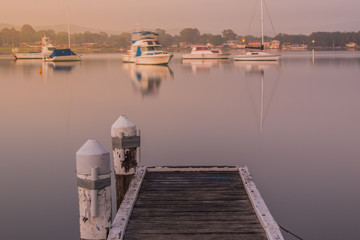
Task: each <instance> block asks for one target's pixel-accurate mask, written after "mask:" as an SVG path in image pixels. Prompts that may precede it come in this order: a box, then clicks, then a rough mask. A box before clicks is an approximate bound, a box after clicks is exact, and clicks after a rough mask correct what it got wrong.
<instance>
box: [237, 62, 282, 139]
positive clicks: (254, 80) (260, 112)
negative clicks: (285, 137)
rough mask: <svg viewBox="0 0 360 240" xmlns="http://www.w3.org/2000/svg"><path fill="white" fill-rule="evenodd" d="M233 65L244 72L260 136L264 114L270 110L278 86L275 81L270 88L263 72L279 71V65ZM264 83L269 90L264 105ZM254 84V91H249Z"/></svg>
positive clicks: (250, 63) (266, 63) (265, 63)
mask: <svg viewBox="0 0 360 240" xmlns="http://www.w3.org/2000/svg"><path fill="white" fill-rule="evenodd" d="M234 64H235V66H237V67H239V68H240V69H242V70H244V77H245V82H246V85H247V90H248V91H247V92H248V93H249V97H250V99H251V103H252V108H253V113H254V116H255V117H256V119H257V121H258V124H259V125H258V126H259V134H260V136H262V135H263V128H264V120H265V113H267V111H268V109H269V108H270V104H271V100H272V99H273V97H274V94H275V90H276V88H277V85H278V81H276V82H275V85H274V86H270V85H271V81H268V82H266V81H265V72H266V71H268V70H273V69H276V70H278V71H279V70H280V67H281V65H280V63H279V62H277V61H276V62H253V61H251V62H250V61H249V62H248V61H235V62H234ZM265 83H266V85H267V86H268V89H269V88H270V89H271V91H270V96H269V98H268V101H267V102H266V103H264V91H265ZM254 84H255V85H256V86H255V90H253V89H251V86H253V85H254ZM254 92H255V93H254ZM259 92H260V94H259ZM256 93H257V94H256ZM256 95H259V97H256ZM265 105H266V108H265ZM264 111H265V113H264Z"/></svg>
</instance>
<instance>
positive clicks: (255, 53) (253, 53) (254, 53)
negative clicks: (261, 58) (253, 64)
mask: <svg viewBox="0 0 360 240" xmlns="http://www.w3.org/2000/svg"><path fill="white" fill-rule="evenodd" d="M251 55H259V53H257V52H252V53H251Z"/></svg>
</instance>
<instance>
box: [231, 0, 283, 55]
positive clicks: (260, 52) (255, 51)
mask: <svg viewBox="0 0 360 240" xmlns="http://www.w3.org/2000/svg"><path fill="white" fill-rule="evenodd" d="M260 6H261V10H260V11H261V19H260V20H261V47H260V48H251V49H252V50H247V51H246V52H245V53H244V54H240V55H235V56H234V58H233V59H234V60H235V61H277V60H278V59H279V58H280V56H281V55H280V53H278V52H265V51H264V13H263V0H260Z"/></svg>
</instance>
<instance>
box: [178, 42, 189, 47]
mask: <svg viewBox="0 0 360 240" xmlns="http://www.w3.org/2000/svg"><path fill="white" fill-rule="evenodd" d="M179 46H180V47H181V48H187V47H188V46H189V44H188V43H187V42H180V44H179Z"/></svg>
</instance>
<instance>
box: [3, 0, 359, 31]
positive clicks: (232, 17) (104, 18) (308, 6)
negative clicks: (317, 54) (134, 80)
mask: <svg viewBox="0 0 360 240" xmlns="http://www.w3.org/2000/svg"><path fill="white" fill-rule="evenodd" d="M0 1H1V8H0V23H8V24H16V25H19V26H21V25H23V24H30V25H32V26H48V25H57V24H67V21H68V20H67V19H68V18H67V11H66V9H67V7H66V6H67V5H68V6H69V7H68V9H69V13H70V18H69V19H70V23H71V24H74V25H79V26H84V27H92V28H96V29H102V30H104V31H108V30H112V31H132V30H135V29H136V26H137V24H138V25H139V26H140V27H141V28H142V29H150V30H154V29H155V28H162V29H165V30H167V31H168V32H169V33H171V34H174V33H178V32H179V31H180V30H181V29H183V28H185V27H194V28H198V29H199V30H200V32H201V33H214V34H215V33H221V32H222V30H224V29H227V28H230V29H232V30H233V31H234V32H236V33H237V34H239V35H244V34H253V35H258V33H259V25H258V24H259V18H260V17H259V12H260V7H259V6H260V4H259V0H0ZM67 2H68V3H67ZM266 6H267V9H268V11H269V13H270V16H271V20H272V22H273V25H274V27H275V30H276V33H291V34H298V33H303V34H310V33H311V32H314V31H360V14H359V9H360V1H359V0H266ZM255 13H256V14H255ZM265 13H266V12H265ZM252 16H253V17H252ZM252 19H254V20H252ZM265 21H266V22H267V25H266V26H265V34H268V35H273V33H274V31H273V30H272V27H271V25H270V23H269V22H270V21H269V20H268V18H267V17H266V18H265Z"/></svg>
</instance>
